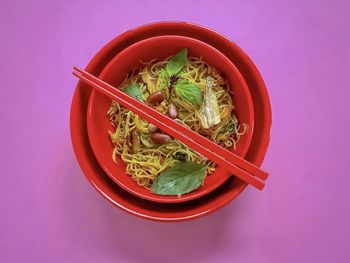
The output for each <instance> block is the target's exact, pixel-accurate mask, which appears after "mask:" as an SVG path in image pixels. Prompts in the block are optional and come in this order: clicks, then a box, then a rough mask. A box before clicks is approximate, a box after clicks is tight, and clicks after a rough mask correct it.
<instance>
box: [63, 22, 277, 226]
mask: <svg viewBox="0 0 350 263" xmlns="http://www.w3.org/2000/svg"><path fill="white" fill-rule="evenodd" d="M169 34H171V35H183V36H188V37H193V38H196V39H199V40H201V41H203V42H206V43H208V44H210V45H212V46H214V47H215V48H216V49H218V50H220V51H221V52H222V53H223V54H225V55H226V57H228V58H229V59H230V60H231V61H232V62H233V63H234V64H235V65H236V67H237V68H238V70H239V71H240V72H241V74H242V75H243V77H244V79H245V81H246V82H247V84H248V87H249V90H250V93H251V95H252V99H253V104H254V112H255V122H254V124H255V128H254V133H253V138H252V143H251V146H250V148H249V150H248V153H247V155H246V159H247V160H249V161H250V162H252V163H254V164H255V165H258V166H260V165H261V163H262V161H263V159H264V156H265V153H266V150H267V147H268V144H269V140H270V129H271V120H272V119H271V117H272V116H271V106H270V100H269V96H268V93H267V89H266V86H265V83H264V81H263V79H262V77H261V75H260V73H259V71H258V69H257V68H256V66H255V65H254V63H253V62H252V60H251V59H250V58H249V57H248V55H247V54H246V53H245V52H244V51H243V50H242V49H241V48H240V47H239V46H237V45H236V44H235V43H233V42H232V41H231V40H230V39H228V38H226V37H224V36H223V35H221V34H219V33H217V32H215V31H213V30H211V29H208V28H206V27H203V26H199V25H195V24H192V23H185V22H157V23H152V24H148V25H143V26H140V27H137V28H134V29H132V30H129V31H127V32H125V33H123V34H121V35H119V36H117V37H116V38H114V39H113V40H112V41H110V42H109V43H107V44H106V45H105V46H104V47H102V48H101V50H100V51H99V52H98V53H97V54H96V55H95V56H94V57H93V58H92V60H91V61H90V62H89V64H88V65H87V67H86V70H88V71H89V72H91V73H92V74H94V75H96V76H98V75H99V74H100V73H101V72H102V70H103V69H104V68H105V66H106V65H107V64H108V63H109V62H110V61H111V59H113V58H114V57H115V55H116V54H118V53H119V52H121V51H122V50H123V49H125V48H126V47H128V46H130V45H131V44H133V43H136V42H137V41H141V40H143V39H146V38H149V37H155V36H161V35H169ZM91 91H92V90H91V88H90V87H89V86H88V85H85V84H84V83H82V82H79V83H78V84H77V87H76V89H75V92H74V96H73V99H72V105H71V113H70V132H71V140H72V146H73V149H74V152H75V155H76V158H77V161H78V163H79V165H80V167H81V169H82V171H83V173H84V175H85V177H86V179H87V180H88V181H89V182H90V183H91V185H92V186H93V187H94V188H95V189H96V191H97V192H98V193H99V194H101V196H103V197H104V198H105V199H106V200H108V201H109V202H110V203H111V204H113V205H114V206H116V207H118V208H119V209H121V210H123V211H125V212H127V213H130V214H132V215H134V216H138V217H140V218H144V219H148V220H155V221H163V222H164V221H165V222H170V221H171V222H178V221H184V220H190V219H194V218H198V217H201V216H205V215H208V214H210V213H213V212H214V211H216V210H218V209H220V208H222V207H223V206H225V205H226V204H227V203H229V202H230V201H232V200H234V199H235V198H236V197H237V196H238V195H239V194H240V193H242V191H243V190H244V189H245V188H246V186H247V185H246V183H244V182H243V181H241V180H239V179H237V178H233V177H231V178H230V179H229V180H227V181H226V182H225V183H224V184H223V185H222V186H221V187H219V188H218V189H216V190H215V191H213V192H211V193H210V194H208V195H205V196H203V197H201V198H198V199H195V200H193V201H189V202H184V203H177V204H168V205H164V204H160V203H155V202H150V201H147V200H144V199H141V198H138V197H136V196H134V195H132V194H130V193H128V192H127V191H125V190H123V189H122V188H121V187H119V186H118V185H117V184H115V183H114V182H113V181H112V180H111V179H110V178H109V176H107V175H106V174H105V173H104V171H103V169H102V168H101V167H100V165H99V163H98V162H97V160H96V158H95V156H94V153H93V152H92V149H91V146H90V143H89V139H88V134H87V127H86V121H87V120H86V116H87V109H88V100H89V98H90V95H91Z"/></svg>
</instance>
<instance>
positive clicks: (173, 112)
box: [168, 103, 177, 119]
mask: <svg viewBox="0 0 350 263" xmlns="http://www.w3.org/2000/svg"><path fill="white" fill-rule="evenodd" d="M168 112H169V116H170V118H173V119H176V118H177V110H176V107H175V105H174V104H173V103H170V104H169V106H168Z"/></svg>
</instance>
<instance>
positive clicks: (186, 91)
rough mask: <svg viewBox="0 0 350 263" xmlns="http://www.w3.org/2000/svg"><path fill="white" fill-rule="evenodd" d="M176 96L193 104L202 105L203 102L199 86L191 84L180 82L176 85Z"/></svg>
mask: <svg viewBox="0 0 350 263" xmlns="http://www.w3.org/2000/svg"><path fill="white" fill-rule="evenodd" d="M175 91H176V94H177V95H178V96H179V97H181V98H182V99H184V100H187V101H189V102H191V103H192V104H197V105H200V104H202V101H203V94H202V92H201V90H200V88H199V87H198V85H196V84H194V83H189V82H184V81H182V82H178V83H177V84H176V85H175Z"/></svg>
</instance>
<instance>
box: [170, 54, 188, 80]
mask: <svg viewBox="0 0 350 263" xmlns="http://www.w3.org/2000/svg"><path fill="white" fill-rule="evenodd" d="M186 64H187V48H184V49H181V50H180V51H179V52H178V53H176V55H175V56H173V57H172V58H171V59H170V60H169V62H168V64H167V65H166V71H167V72H168V75H169V76H173V75H176V74H178V73H179V72H180V71H181V69H182V67H183V66H185V65H186Z"/></svg>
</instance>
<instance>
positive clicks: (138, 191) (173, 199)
mask: <svg viewBox="0 0 350 263" xmlns="http://www.w3.org/2000/svg"><path fill="white" fill-rule="evenodd" d="M179 39H181V40H184V41H189V42H191V43H194V44H195V45H201V46H204V47H205V48H206V49H207V51H208V50H210V51H211V52H213V53H216V55H217V56H218V57H220V62H222V63H226V64H227V65H229V66H230V69H229V70H232V74H235V76H236V77H237V79H238V81H239V82H240V84H241V86H242V87H241V88H242V89H243V92H244V94H245V97H246V100H247V103H248V104H247V105H246V106H247V111H248V115H249V123H248V125H249V131H248V133H247V134H245V135H244V136H247V137H246V138H245V144H244V147H243V148H242V150H241V151H240V153H239V156H240V157H242V158H244V157H245V155H246V154H247V152H248V150H249V147H250V144H251V141H252V137H253V133H254V106H253V100H252V97H251V94H250V90H249V88H248V85H247V83H246V82H245V79H244V78H243V76H242V75H241V73H240V71H239V70H238V69H237V67H236V66H235V65H234V63H233V62H232V61H231V60H229V59H228V58H227V57H226V56H225V55H224V54H222V53H221V52H220V51H219V50H217V49H216V48H215V47H212V46H210V45H208V44H206V43H205V42H203V41H200V40H198V39H194V38H191V37H186V36H177V35H176V36H175V35H162V36H156V37H150V38H147V39H144V40H141V41H138V42H136V43H134V44H132V45H130V46H128V47H127V48H125V49H124V50H122V51H121V52H120V53H118V54H117V55H116V56H115V57H114V58H113V59H112V60H111V61H110V62H109V63H108V64H107V65H106V66H105V67H104V69H103V70H102V72H101V73H100V75H99V78H101V79H103V78H104V77H105V76H106V74H108V72H109V71H110V69H111V67H113V66H114V65H116V64H117V65H118V61H119V60H120V58H125V56H126V55H127V54H129V52H133V50H134V49H137V48H140V47H141V46H144V45H145V44H146V45H149V44H154V42H157V43H159V42H160V41H161V42H163V41H165V40H167V41H176V40H179ZM130 70H132V69H130ZM226 75H228V73H227V72H226ZM97 94H98V93H96V90H95V89H93V90H92V92H91V94H90V99H89V102H88V110H87V131H88V137H89V141H90V144H91V148H92V151H93V153H94V155H95V157H96V159H97V161H98V162H99V164H100V166H101V167H102V169H103V170H104V172H105V173H106V174H107V175H108V176H109V177H110V178H111V179H112V180H113V181H114V182H115V183H116V184H118V185H119V186H120V187H122V188H123V189H124V190H126V191H128V192H129V193H131V194H133V195H136V196H137V197H140V198H143V199H145V200H149V201H153V202H159V203H181V202H187V201H191V200H194V199H196V198H199V197H202V196H204V195H206V194H208V193H210V192H212V191H214V190H215V189H217V188H218V187H220V186H221V185H222V184H223V183H225V182H226V181H227V180H228V179H229V178H230V177H231V176H232V175H231V174H230V173H229V172H224V171H222V174H220V175H215V176H219V177H215V178H213V177H210V180H209V182H213V183H211V184H210V186H209V187H205V188H199V189H198V190H196V191H193V192H191V193H188V194H185V195H183V196H181V198H178V197H177V196H173V195H171V196H164V195H157V194H152V193H151V192H149V191H146V190H145V189H143V188H141V187H140V186H138V185H137V183H136V182H135V181H133V180H132V179H131V177H130V176H129V177H128V178H122V177H121V176H124V174H123V175H120V174H118V173H117V170H116V169H113V166H112V163H111V160H108V161H107V162H106V160H105V158H103V156H102V153H101V148H100V147H98V146H97V144H99V141H100V140H99V139H98V138H97V134H96V132H95V129H94V127H95V124H94V122H93V119H92V118H93V116H94V113H96V112H95V110H94V107H96V106H97V105H96V104H95V103H96V95H97ZM114 167H115V164H114ZM211 176H214V175H211ZM213 180H214V181H213ZM129 181H130V182H129ZM207 186H208V185H207Z"/></svg>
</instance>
